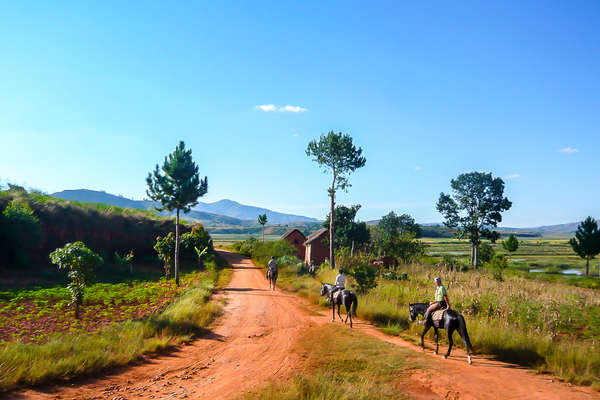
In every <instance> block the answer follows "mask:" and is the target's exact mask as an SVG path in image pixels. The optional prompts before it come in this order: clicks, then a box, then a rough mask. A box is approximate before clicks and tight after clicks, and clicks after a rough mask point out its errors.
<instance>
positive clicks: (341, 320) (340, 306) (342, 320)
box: [338, 301, 344, 322]
mask: <svg viewBox="0 0 600 400" xmlns="http://www.w3.org/2000/svg"><path fill="white" fill-rule="evenodd" d="M341 308H342V302H341V301H340V302H339V303H338V318H339V319H340V322H344V319H343V318H342V314H340V309H341Z"/></svg>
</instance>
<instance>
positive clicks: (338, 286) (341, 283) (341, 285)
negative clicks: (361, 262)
mask: <svg viewBox="0 0 600 400" xmlns="http://www.w3.org/2000/svg"><path fill="white" fill-rule="evenodd" d="M344 289H346V275H344V270H343V269H341V268H340V270H339V274H338V276H336V277H335V283H334V284H333V287H332V288H331V298H330V299H331V302H332V303H333V294H334V293H335V292H337V291H338V290H344Z"/></svg>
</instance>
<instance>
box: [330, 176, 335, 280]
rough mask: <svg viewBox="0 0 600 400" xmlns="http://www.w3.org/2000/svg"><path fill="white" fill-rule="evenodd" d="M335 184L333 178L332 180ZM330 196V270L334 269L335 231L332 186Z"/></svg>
mask: <svg viewBox="0 0 600 400" xmlns="http://www.w3.org/2000/svg"><path fill="white" fill-rule="evenodd" d="M334 184H335V178H334ZM329 195H330V196H331V213H330V218H329V265H330V266H331V269H335V258H334V251H333V247H334V242H333V236H334V235H333V231H334V230H335V217H334V215H335V191H334V186H333V185H331V192H330V193H329Z"/></svg>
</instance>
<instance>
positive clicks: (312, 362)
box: [244, 325, 420, 400]
mask: <svg viewBox="0 0 600 400" xmlns="http://www.w3.org/2000/svg"><path fill="white" fill-rule="evenodd" d="M348 349H352V351H348ZM294 351H295V352H296V353H298V354H300V356H301V357H303V358H304V359H305V360H306V365H307V366H306V367H305V369H304V370H302V371H301V372H300V373H298V374H297V375H295V376H294V377H293V378H292V379H291V381H285V382H282V383H271V384H270V385H268V386H267V387H265V388H263V389H261V390H260V391H258V392H255V393H250V394H248V395H246V396H245V397H244V398H245V399H248V400H254V399H275V400H286V399H290V400H292V399H306V400H312V399H328V400H329V399H334V400H346V399H348V400H349V399H353V400H354V399H364V400H367V399H403V398H407V397H405V395H404V394H403V392H402V387H403V385H401V382H402V381H403V380H404V379H406V378H407V376H406V375H405V371H406V365H407V364H408V363H407V362H406V358H407V356H409V352H408V351H407V350H405V349H401V348H399V347H397V346H394V345H392V344H389V343H386V342H382V341H381V340H377V339H375V338H371V337H369V336H365V335H362V334H360V333H359V332H357V331H352V330H350V329H344V328H341V327H339V326H331V325H329V326H324V327H320V328H314V329H311V330H309V331H308V332H307V333H306V335H305V336H304V337H303V338H302V339H301V340H300V341H299V342H298V343H297V345H296V347H295V349H294ZM410 366H411V368H419V367H420V366H419V365H415V361H414V359H411V360H410Z"/></svg>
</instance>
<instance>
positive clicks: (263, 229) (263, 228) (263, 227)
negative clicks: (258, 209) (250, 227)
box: [262, 225, 265, 243]
mask: <svg viewBox="0 0 600 400" xmlns="http://www.w3.org/2000/svg"><path fill="white" fill-rule="evenodd" d="M262 233H263V243H264V242H265V226H264V225H263V226H262Z"/></svg>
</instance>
